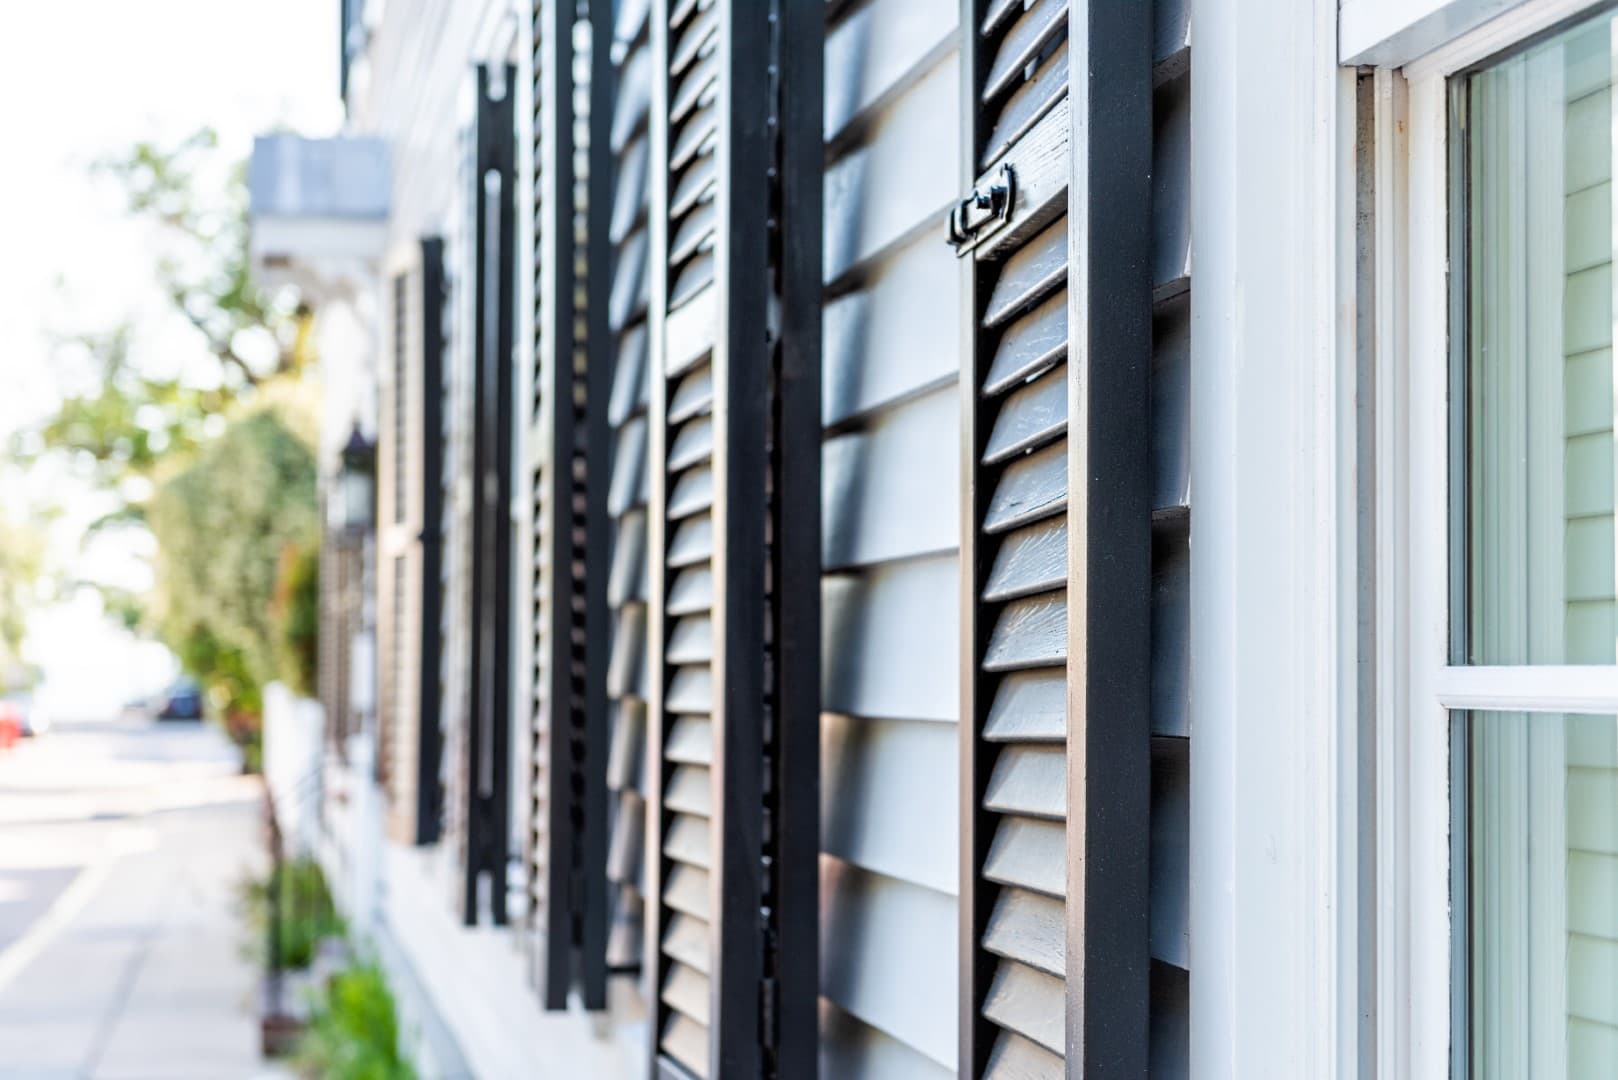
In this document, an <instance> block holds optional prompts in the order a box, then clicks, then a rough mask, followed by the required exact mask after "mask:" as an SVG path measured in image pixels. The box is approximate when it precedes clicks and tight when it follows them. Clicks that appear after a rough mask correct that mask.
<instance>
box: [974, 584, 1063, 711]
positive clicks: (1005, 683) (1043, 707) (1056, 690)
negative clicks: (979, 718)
mask: <svg viewBox="0 0 1618 1080" xmlns="http://www.w3.org/2000/svg"><path fill="white" fill-rule="evenodd" d="M1064 580H1065V578H1064ZM983 737H984V739H985V740H987V741H989V742H1044V741H1053V742H1060V741H1063V740H1065V739H1066V738H1067V675H1066V673H1065V672H1062V671H1051V670H1036V671H1019V672H1015V673H1014V674H1011V675H1007V676H1006V677H1005V678H1003V679H1001V680H1000V685H999V687H998V688H997V690H996V691H995V695H994V702H993V704H991V705H990V706H989V716H988V719H987V720H986V721H985V722H984V725H983Z"/></svg>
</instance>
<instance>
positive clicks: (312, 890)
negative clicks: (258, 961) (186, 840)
mask: <svg viewBox="0 0 1618 1080" xmlns="http://www.w3.org/2000/svg"><path fill="white" fill-rule="evenodd" d="M273 886H274V881H273V875H272V879H271V880H266V881H253V882H251V883H250V884H248V886H247V887H246V889H245V890H244V894H243V901H244V903H245V905H246V908H247V915H248V923H249V925H250V926H251V927H252V928H253V931H254V936H255V938H256V940H257V941H258V942H261V943H262V945H261V948H262V950H263V951H262V953H260V956H261V957H262V959H263V960H264V961H265V962H266V963H267V962H268V961H269V959H270V957H269V940H270V935H269V926H270V893H271V889H272V888H273ZM280 886H281V887H280V897H281V905H280V910H279V916H280V933H279V935H278V938H277V945H278V953H279V956H280V961H281V965H280V966H281V967H282V968H283V969H286V970H294V971H301V970H303V969H305V968H307V967H308V966H309V964H310V962H311V961H313V960H314V958H315V950H316V949H318V948H319V947H320V943H321V942H322V941H324V940H325V939H326V938H329V937H341V936H342V935H343V932H344V927H343V920H342V918H341V917H340V916H339V915H338V914H337V908H336V906H335V905H333V903H332V899H331V893H330V891H328V890H327V888H326V875H325V874H323V873H322V872H321V870H320V864H319V863H318V862H316V861H315V860H314V859H312V858H310V857H308V856H303V857H300V858H296V859H288V860H287V861H285V862H283V863H282V864H281V874H280Z"/></svg>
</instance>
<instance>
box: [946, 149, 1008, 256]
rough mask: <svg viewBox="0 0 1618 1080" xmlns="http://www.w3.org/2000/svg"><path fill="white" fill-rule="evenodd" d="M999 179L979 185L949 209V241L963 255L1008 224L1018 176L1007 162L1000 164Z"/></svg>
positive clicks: (958, 253)
mask: <svg viewBox="0 0 1618 1080" xmlns="http://www.w3.org/2000/svg"><path fill="white" fill-rule="evenodd" d="M995 179H996V180H997V181H998V182H997V183H991V184H987V185H985V186H982V187H977V188H974V189H973V190H972V194H970V195H968V196H967V197H966V198H964V199H962V200H961V201H960V203H958V204H957V205H956V206H955V207H954V209H952V210H950V212H949V236H948V239H949V242H950V244H951V245H953V246H954V248H955V254H956V255H958V256H964V255H966V254H967V253H968V252H970V251H971V250H972V249H973V248H975V247H977V246H978V245H979V244H981V243H982V242H983V241H985V240H987V239H988V238H989V237H991V236H993V235H994V234H995V233H997V232H999V231H1000V230H1001V229H1002V228H1004V227H1005V224H1006V222H1008V221H1010V220H1011V208H1012V205H1013V204H1014V203H1015V202H1016V198H1017V177H1016V174H1015V173H1013V172H1012V171H1011V163H1010V162H1009V161H1008V162H1006V163H1005V164H1004V165H1001V166H1000V172H999V174H998V175H997V176H996V178H995Z"/></svg>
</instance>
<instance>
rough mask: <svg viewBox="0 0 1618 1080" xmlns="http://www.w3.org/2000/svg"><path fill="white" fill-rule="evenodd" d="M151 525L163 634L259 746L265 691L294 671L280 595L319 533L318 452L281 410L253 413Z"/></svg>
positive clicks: (160, 500)
mask: <svg viewBox="0 0 1618 1080" xmlns="http://www.w3.org/2000/svg"><path fill="white" fill-rule="evenodd" d="M147 523H148V524H149V525H150V527H151V530H152V534H153V535H154V536H155V537H156V539H157V559H156V571H157V596H156V598H155V610H154V615H155V623H156V628H157V631H158V634H159V636H160V637H161V638H162V639H163V640H164V641H166V642H168V643H169V645H170V646H171V647H172V648H174V649H175V651H176V652H177V653H178V654H179V656H180V661H181V663H182V664H184V665H185V667H186V668H187V669H188V670H190V671H191V672H192V673H193V674H194V675H196V676H197V677H198V678H199V679H201V680H202V681H203V683H204V685H205V686H206V688H207V689H208V691H209V695H210V697H211V698H212V699H213V700H214V701H215V703H216V704H217V705H219V706H220V707H221V708H222V709H223V711H224V714H225V720H226V723H227V726H228V727H229V728H230V729H231V731H232V732H233V733H236V734H238V735H239V737H241V738H242V741H243V742H244V743H249V744H250V743H251V742H252V736H253V735H254V733H255V732H256V724H255V721H256V719H257V716H258V713H259V711H260V709H261V708H262V705H263V698H262V690H263V686H264V684H265V683H267V682H269V681H271V680H272V679H276V678H280V677H282V676H283V673H284V672H286V671H287V669H288V667H289V666H290V665H287V664H285V663H283V658H284V655H285V654H284V651H283V650H284V646H283V640H284V633H283V631H282V629H281V627H280V626H278V625H277V621H276V618H275V614H276V608H277V606H278V605H277V603H276V600H277V594H278V593H279V592H282V591H284V589H283V582H282V580H281V579H282V576H283V575H282V567H283V565H286V564H287V563H288V562H289V561H292V560H289V558H288V555H287V553H288V552H297V551H299V550H302V549H304V548H307V547H308V546H309V544H310V542H311V540H312V538H313V537H315V536H316V535H318V529H319V522H318V520H317V515H316V513H315V458H314V454H313V452H312V451H311V450H310V449H309V446H308V445H307V444H306V443H305V442H304V441H303V439H302V438H301V437H300V436H299V435H298V434H297V433H296V432H295V431H294V430H293V429H292V428H291V427H290V426H289V425H288V424H287V422H286V420H285V419H284V418H283V417H282V415H281V414H280V412H279V410H277V409H275V408H273V407H265V408H261V409H257V410H254V411H251V412H248V413H245V414H243V415H241V416H239V417H237V418H235V419H234V420H233V421H232V422H231V423H230V424H229V425H228V426H227V427H226V428H225V431H224V433H223V434H222V435H220V436H219V437H218V438H217V439H213V440H210V441H209V442H208V443H207V444H205V445H204V446H203V447H202V448H201V449H200V450H199V451H198V453H197V455H196V457H195V458H194V459H193V460H192V461H191V462H190V464H188V465H187V466H186V467H185V468H183V469H181V470H179V471H178V472H175V473H174V474H173V475H171V476H169V477H167V478H166V479H164V480H163V481H162V483H161V484H160V485H159V486H158V488H157V492H156V494H155V495H154V496H153V497H152V500H151V503H150V505H149V507H148V508H147ZM291 675H292V677H293V678H294V679H301V678H302V672H301V670H293V671H292V672H291Z"/></svg>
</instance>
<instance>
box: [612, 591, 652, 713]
mask: <svg viewBox="0 0 1618 1080" xmlns="http://www.w3.org/2000/svg"><path fill="white" fill-rule="evenodd" d="M645 668H646V607H645V605H644V604H630V605H629V606H627V607H625V608H623V609H622V610H621V611H620V612H619V613H618V631H617V633H615V634H614V635H613V640H612V658H611V659H610V660H609V661H608V662H607V693H608V694H609V695H611V696H612V697H614V698H624V697H627V696H629V695H630V694H633V693H635V688H636V687H638V686H639V685H640V684H641V682H642V681H643V680H644V679H645Z"/></svg>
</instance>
